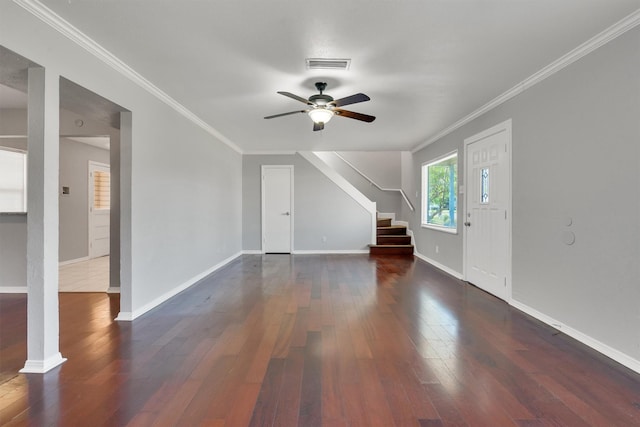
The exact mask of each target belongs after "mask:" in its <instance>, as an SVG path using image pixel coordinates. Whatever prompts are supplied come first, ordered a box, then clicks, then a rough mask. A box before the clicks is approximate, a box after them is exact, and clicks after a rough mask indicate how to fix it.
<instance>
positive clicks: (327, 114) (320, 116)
mask: <svg viewBox="0 0 640 427" xmlns="http://www.w3.org/2000/svg"><path fill="white" fill-rule="evenodd" d="M334 114H335V113H334V112H333V111H332V110H329V109H328V108H323V107H317V108H314V109H312V110H310V111H309V117H311V120H313V122H314V123H328V122H329V120H331V118H332V117H333V115H334Z"/></svg>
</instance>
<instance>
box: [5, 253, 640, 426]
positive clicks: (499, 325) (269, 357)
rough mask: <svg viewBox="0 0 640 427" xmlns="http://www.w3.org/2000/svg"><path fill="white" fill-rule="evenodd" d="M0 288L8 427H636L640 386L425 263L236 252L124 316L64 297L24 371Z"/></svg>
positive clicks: (84, 297) (18, 314)
mask: <svg viewBox="0 0 640 427" xmlns="http://www.w3.org/2000/svg"><path fill="white" fill-rule="evenodd" d="M25 310H26V302H25V297H24V296H22V295H0V321H1V323H0V325H1V328H0V331H1V332H0V356H1V357H0V361H1V364H0V381H1V383H0V425H9V426H18V425H33V426H45V425H55V426H101V425H108V426H127V425H128V426H156V425H158V426H172V425H183V426H197V425H202V426H223V425H224V426H244V425H255V426H257V425H268V426H285V427H286V426H296V425H298V426H305V427H306V426H320V425H325V426H376V425H379V426H385V427H386V426H394V425H396V426H405V425H407V426H409V425H410V426H488V427H493V426H514V425H515V426H583V425H593V426H640V375H638V374H635V373H633V372H632V371H630V370H628V369H626V368H624V367H622V366H620V365H618V364H616V363H614V362H612V361H610V360H609V359H607V358H605V357H603V356H601V355H599V354H598V353H596V352H594V351H593V350H590V349H589V348H587V347H585V346H583V345H581V344H579V343H577V342H576V341H574V340H572V339H570V338H568V337H566V336H564V335H562V334H556V331H554V330H553V329H551V328H549V327H547V326H545V325H543V324H541V323H539V322H537V321H535V320H533V319H532V318H530V317H528V316H526V315H524V314H522V313H520V312H518V311H517V310H515V309H513V308H510V307H509V306H508V305H506V304H505V303H503V302H501V301H499V300H497V299H495V298H493V297H491V296H490V295H487V294H485V293H484V292H482V291H480V290H478V289H477V288H475V287H473V286H470V285H467V284H465V283H463V282H460V281H458V280H456V279H452V278H451V277H449V276H447V275H445V274H443V273H441V272H440V271H439V270H436V269H434V268H432V267H430V266H429V265H427V264H425V263H423V262H422V261H415V262H413V261H412V260H406V259H401V258H400V259H375V258H369V257H367V256H360V255H346V256H344V255H342V256H338V255H335V256H319V255H318V256H316V255H307V256H291V257H290V256H285V255H272V256H264V257H262V256H243V257H242V258H240V259H239V260H237V261H235V262H233V263H232V264H231V265H229V266H227V267H225V268H224V269H223V270H221V271H219V272H217V273H216V274H214V275H213V276H212V277H209V278H207V279H205V280H204V281H203V282H201V283H200V284H198V285H196V286H193V287H192V288H190V289H188V290H187V291H185V292H183V293H182V294H180V295H179V296H177V297H175V298H173V299H171V300H170V301H168V302H166V303H165V304H163V305H162V306H160V307H159V308H157V309H155V310H153V311H151V312H149V313H147V314H146V315H144V316H143V317H141V318H139V319H137V320H136V321H134V322H131V323H127V322H120V323H116V322H113V321H112V320H111V319H113V318H114V317H115V315H116V314H117V312H118V300H117V297H109V296H108V295H106V294H66V293H65V294H61V295H60V310H61V315H60V320H61V326H60V334H61V343H60V347H61V352H62V354H63V356H64V357H67V358H68V359H69V360H68V361H67V362H66V363H65V364H63V365H62V366H61V367H58V368H56V369H54V370H53V371H51V372H49V373H47V374H45V375H35V374H29V375H23V374H18V373H17V370H18V369H20V368H21V367H22V366H23V364H24V360H25V357H26V349H25V330H26V326H25V323H26V314H25Z"/></svg>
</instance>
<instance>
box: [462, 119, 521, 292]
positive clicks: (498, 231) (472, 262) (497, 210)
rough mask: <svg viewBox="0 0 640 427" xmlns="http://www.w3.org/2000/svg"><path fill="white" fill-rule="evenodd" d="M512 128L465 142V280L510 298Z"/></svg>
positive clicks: (502, 126)
mask: <svg viewBox="0 0 640 427" xmlns="http://www.w3.org/2000/svg"><path fill="white" fill-rule="evenodd" d="M510 151H511V122H510V121H508V122H505V123H501V124H500V125H498V126H495V127H493V128H491V129H488V130H487V131H485V132H482V133H480V134H478V135H475V136H473V137H471V138H468V139H466V140H465V164H466V168H465V189H466V204H465V205H466V215H465V219H464V225H465V227H464V228H465V255H466V256H465V277H466V280H467V281H468V282H470V283H473V284H474V285H476V286H478V287H479V288H481V289H484V290H486V291H487V292H489V293H491V294H493V295H495V296H497V297H498V298H502V299H504V300H507V299H509V298H510V293H511V290H510V276H509V275H510V262H511V261H510V259H511V253H510V251H511V249H510V229H511V227H510V214H511V213H510V206H511V199H510V198H511V183H510V180H511V172H510V154H509V153H510Z"/></svg>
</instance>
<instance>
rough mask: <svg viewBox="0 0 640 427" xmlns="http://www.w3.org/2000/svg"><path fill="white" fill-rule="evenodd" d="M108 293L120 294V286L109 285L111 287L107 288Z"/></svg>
mask: <svg viewBox="0 0 640 427" xmlns="http://www.w3.org/2000/svg"><path fill="white" fill-rule="evenodd" d="M107 293H108V294H119V293H120V286H109V289H107Z"/></svg>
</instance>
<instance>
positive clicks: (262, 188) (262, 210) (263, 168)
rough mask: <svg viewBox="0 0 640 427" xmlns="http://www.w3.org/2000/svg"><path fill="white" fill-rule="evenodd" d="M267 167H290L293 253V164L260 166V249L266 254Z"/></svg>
mask: <svg viewBox="0 0 640 427" xmlns="http://www.w3.org/2000/svg"><path fill="white" fill-rule="evenodd" d="M267 169H289V182H290V183H291V187H290V190H289V192H290V194H289V204H290V207H291V209H290V213H291V215H290V217H289V221H290V224H291V226H290V230H291V232H290V243H289V247H290V248H291V253H293V250H294V248H293V234H294V227H293V224H294V220H293V216H294V204H293V193H294V191H293V185H294V182H293V176H294V175H293V165H262V166H261V168H260V183H261V186H260V191H261V210H260V217H261V225H260V228H261V233H260V234H261V235H260V251H261V252H262V253H263V254H264V253H265V247H264V242H265V239H266V233H265V216H266V215H265V211H266V206H265V202H266V200H265V188H264V187H265V186H264V175H265V170H267Z"/></svg>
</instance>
